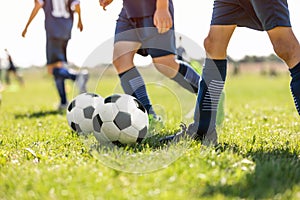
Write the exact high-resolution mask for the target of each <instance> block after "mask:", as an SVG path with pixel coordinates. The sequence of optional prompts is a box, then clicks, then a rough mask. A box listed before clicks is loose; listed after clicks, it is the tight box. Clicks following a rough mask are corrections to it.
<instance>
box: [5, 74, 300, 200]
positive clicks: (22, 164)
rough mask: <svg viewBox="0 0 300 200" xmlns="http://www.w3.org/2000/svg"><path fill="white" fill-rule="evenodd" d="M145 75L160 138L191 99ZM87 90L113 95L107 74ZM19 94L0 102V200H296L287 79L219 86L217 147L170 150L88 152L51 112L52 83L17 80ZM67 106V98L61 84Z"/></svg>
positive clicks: (299, 150)
mask: <svg viewBox="0 0 300 200" xmlns="http://www.w3.org/2000/svg"><path fill="white" fill-rule="evenodd" d="M151 71H152V69H151V70H149V69H147V70H144V71H142V73H147V77H146V78H145V80H146V82H147V83H149V84H148V86H147V87H148V89H149V93H150V97H151V100H152V101H153V104H154V105H156V108H157V110H159V113H160V114H161V115H162V116H164V117H165V123H166V127H165V128H164V129H163V130H162V131H161V133H160V134H170V133H173V132H174V131H176V130H177V129H178V126H179V123H180V122H181V121H183V122H186V123H188V122H190V121H191V119H190V118H185V117H184V116H185V114H186V113H187V112H189V111H190V109H192V107H193V106H194V103H195V96H194V95H191V94H189V93H187V92H186V91H184V90H181V89H179V87H178V86H177V85H176V84H174V83H173V82H172V81H170V80H168V79H162V78H161V77H160V76H158V75H157V74H156V72H153V73H152V72H151ZM149 72H151V73H149ZM98 76H99V75H98V73H97V72H93V74H92V76H91V80H90V82H89V85H88V86H89V90H90V91H92V92H96V93H99V94H100V95H102V96H106V95H109V94H111V93H116V92H122V90H121V89H120V87H119V83H118V78H117V76H115V75H114V73H113V72H105V76H103V77H102V78H101V79H100V80H98ZM24 78H25V81H26V82H25V87H24V88H22V87H19V86H16V87H17V90H14V91H11V90H9V88H6V90H5V91H4V92H2V97H3V100H2V106H1V108H0V180H1V181H0V199H276V198H277V199H299V198H300V192H299V191H300V179H299V177H300V161H299V159H300V158H299V155H300V140H299V138H300V126H299V116H298V114H297V113H296V110H295V108H294V105H293V100H292V97H291V94H290V91H289V80H290V79H289V76H288V75H287V74H281V75H279V76H278V77H268V76H261V75H243V74H242V75H240V76H237V77H232V76H229V77H228V80H227V82H226V86H225V94H226V101H225V102H226V103H225V104H226V107H225V113H226V114H225V121H224V123H223V125H222V127H218V133H219V136H220V137H219V142H220V145H219V146H218V147H217V148H212V147H209V148H207V147H204V146H201V144H199V143H197V142H192V141H183V142H181V143H179V144H173V145H170V146H165V145H158V144H156V143H155V141H152V140H151V139H149V140H146V141H145V142H144V143H143V144H141V145H138V146H133V147H121V148H115V149H93V145H92V143H93V139H92V141H91V142H90V141H89V140H87V139H83V138H81V137H78V136H77V135H76V134H75V133H72V132H71V130H70V128H69V127H68V124H67V122H66V117H65V113H64V112H56V110H55V106H56V104H57V101H58V98H57V94H56V90H55V88H54V84H53V80H52V78H51V77H48V76H46V75H45V74H44V72H43V71H38V72H34V73H33V72H24ZM67 89H68V96H69V100H70V99H71V98H72V97H73V96H74V95H76V92H75V91H74V92H73V84H72V82H68V83H67Z"/></svg>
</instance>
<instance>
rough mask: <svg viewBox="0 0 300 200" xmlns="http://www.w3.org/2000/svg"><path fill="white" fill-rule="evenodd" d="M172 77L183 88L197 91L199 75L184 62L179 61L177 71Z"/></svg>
mask: <svg viewBox="0 0 300 200" xmlns="http://www.w3.org/2000/svg"><path fill="white" fill-rule="evenodd" d="M172 79H173V80H174V81H176V82H177V83H178V84H179V85H181V86H182V87H183V88H185V89H187V90H189V91H190V92H192V93H197V92H198V85H199V80H200V76H199V74H198V73H197V72H196V71H195V70H194V69H193V68H192V67H191V66H189V65H188V64H187V63H186V62H180V63H179V70H178V73H177V74H176V76H175V77H174V78H172Z"/></svg>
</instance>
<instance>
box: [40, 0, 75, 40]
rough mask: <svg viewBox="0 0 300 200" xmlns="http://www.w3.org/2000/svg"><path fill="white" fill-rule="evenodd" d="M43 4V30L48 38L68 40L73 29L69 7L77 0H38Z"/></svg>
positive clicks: (71, 12) (71, 13)
mask: <svg viewBox="0 0 300 200" xmlns="http://www.w3.org/2000/svg"><path fill="white" fill-rule="evenodd" d="M40 2H41V3H44V5H43V9H44V12H45V29H46V35H47V37H48V38H60V39H70V38H71V31H72V27H73V11H72V10H71V5H72V4H74V3H79V1H78V0H68V1H65V0H40Z"/></svg>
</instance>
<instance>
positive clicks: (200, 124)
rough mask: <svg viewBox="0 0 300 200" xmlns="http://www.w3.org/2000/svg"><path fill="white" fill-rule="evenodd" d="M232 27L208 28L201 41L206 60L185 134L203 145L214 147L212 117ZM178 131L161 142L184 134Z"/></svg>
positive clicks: (221, 86) (214, 123)
mask: <svg viewBox="0 0 300 200" xmlns="http://www.w3.org/2000/svg"><path fill="white" fill-rule="evenodd" d="M235 27H236V25H225V26H219V25H212V26H211V27H210V30H209V33H208V36H207V37H206V38H205V40H204V47H205V51H206V54H207V55H206V56H207V58H206V59H205V63H204V67H203V72H202V78H201V80H200V81H199V90H198V94H197V101H196V106H195V112H194V122H193V123H192V124H191V125H190V126H189V127H188V130H187V135H189V136H190V137H192V138H194V139H196V140H201V141H203V143H205V144H207V145H208V144H216V143H217V133H216V115H217V108H218V104H219V101H220V96H221V94H222V90H223V87H224V83H225V79H226V69H227V60H226V57H227V53H226V51H227V46H228V43H229V41H230V38H231V36H232V34H233V32H234V30H235ZM184 133H185V130H184V129H183V130H182V131H181V132H179V133H177V134H175V135H173V136H168V137H166V138H163V139H162V140H161V142H168V141H170V140H172V141H177V140H178V139H180V138H181V137H183V136H184V135H185V134H184Z"/></svg>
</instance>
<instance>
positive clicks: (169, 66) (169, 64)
mask: <svg viewBox="0 0 300 200" xmlns="http://www.w3.org/2000/svg"><path fill="white" fill-rule="evenodd" d="M153 64H154V66H155V68H156V69H157V70H158V71H159V72H160V73H162V74H163V75H165V76H167V77H169V78H173V77H175V75H176V74H177V72H178V69H179V64H178V62H176V60H175V55H173V54H170V55H167V56H162V57H157V58H153Z"/></svg>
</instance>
